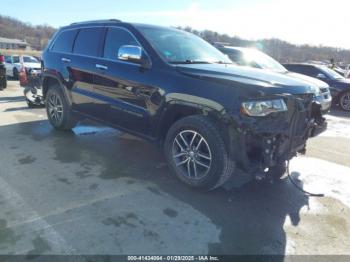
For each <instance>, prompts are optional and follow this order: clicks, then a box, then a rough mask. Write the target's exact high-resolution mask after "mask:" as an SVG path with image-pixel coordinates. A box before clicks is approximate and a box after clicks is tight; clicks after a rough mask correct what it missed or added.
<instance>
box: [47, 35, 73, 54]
mask: <svg viewBox="0 0 350 262" xmlns="http://www.w3.org/2000/svg"><path fill="white" fill-rule="evenodd" d="M76 35H77V30H67V31H63V32H62V33H60V34H59V35H58V36H57V39H56V40H55V42H54V43H53V47H52V51H54V52H62V53H70V52H72V48H73V43H74V39H75V37H76Z"/></svg>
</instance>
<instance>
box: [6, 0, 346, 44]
mask: <svg viewBox="0 0 350 262" xmlns="http://www.w3.org/2000/svg"><path fill="white" fill-rule="evenodd" d="M0 14H1V15H8V16H11V17H15V18H17V19H19V20H21V21H24V22H30V23H31V24H34V25H38V24H48V25H52V26H54V27H60V26H63V25H67V24H70V23H72V22H77V21H84V20H94V19H109V18H117V19H121V20H123V21H127V22H141V23H149V24H157V25H164V26H190V27H192V28H194V29H198V30H202V29H208V30H213V31H217V32H220V33H226V34H228V35H231V36H238V37H241V38H245V39H249V40H256V39H261V38H280V39H282V40H286V41H289V42H291V43H294V44H311V45H325V46H334V47H340V48H347V49H350V23H349V22H348V20H349V19H350V15H349V14H350V1H349V0H319V1H316V0H279V1H278V0H162V1H161V0H137V1H136V0H114V1H113V0H94V1H93V0H84V1H82V0H59V1H48V0H46V1H44V0H36V1H34V2H33V1H17V2H13V1H4V2H3V3H2V4H1V8H0Z"/></svg>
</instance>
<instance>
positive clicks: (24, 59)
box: [5, 55, 41, 80]
mask: <svg viewBox="0 0 350 262" xmlns="http://www.w3.org/2000/svg"><path fill="white" fill-rule="evenodd" d="M5 59H6V75H7V76H8V77H13V78H14V79H16V80H18V79H19V73H20V72H21V69H22V67H24V68H27V69H28V70H29V69H35V70H41V64H40V61H39V60H38V59H36V58H35V57H33V56H29V55H21V56H19V55H13V56H6V57H5Z"/></svg>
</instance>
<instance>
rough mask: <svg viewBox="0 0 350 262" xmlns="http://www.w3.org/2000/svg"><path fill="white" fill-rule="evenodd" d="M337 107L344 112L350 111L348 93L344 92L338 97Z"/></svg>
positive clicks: (349, 95) (349, 96)
mask: <svg viewBox="0 0 350 262" xmlns="http://www.w3.org/2000/svg"><path fill="white" fill-rule="evenodd" d="M339 106H340V108H341V109H343V110H344V111H350V91H346V92H344V93H342V94H341V95H340V97H339Z"/></svg>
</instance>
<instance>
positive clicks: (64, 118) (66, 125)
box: [46, 85, 77, 131]
mask: <svg viewBox="0 0 350 262" xmlns="http://www.w3.org/2000/svg"><path fill="white" fill-rule="evenodd" d="M56 98H57V99H58V100H59V103H60V106H58V105H56V109H58V108H59V109H60V111H62V112H61V114H60V116H59V117H55V116H54V114H52V108H53V105H52V104H51V99H56ZM46 112H47V117H48V119H49V121H50V123H51V125H52V126H53V127H54V128H56V129H58V130H63V131H68V130H71V129H72V128H74V127H75V126H76V124H77V120H76V118H75V116H74V115H73V113H72V110H71V107H70V105H69V104H68V101H67V99H66V97H65V95H64V93H63V91H62V89H61V87H60V86H59V85H54V86H51V87H50V88H49V90H48V91H47V94H46ZM50 112H51V113H50ZM56 113H58V112H57V111H56Z"/></svg>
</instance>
